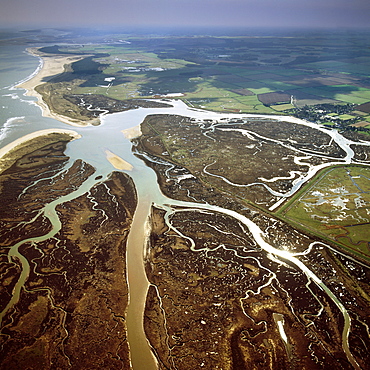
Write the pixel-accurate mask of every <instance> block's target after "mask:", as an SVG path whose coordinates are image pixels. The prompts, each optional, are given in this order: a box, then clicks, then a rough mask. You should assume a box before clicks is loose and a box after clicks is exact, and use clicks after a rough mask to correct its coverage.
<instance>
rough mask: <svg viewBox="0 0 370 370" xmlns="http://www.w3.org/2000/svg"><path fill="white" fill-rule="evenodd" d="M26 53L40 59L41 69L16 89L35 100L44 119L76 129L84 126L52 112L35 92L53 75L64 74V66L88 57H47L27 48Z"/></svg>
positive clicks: (79, 122) (47, 55) (37, 50)
mask: <svg viewBox="0 0 370 370" xmlns="http://www.w3.org/2000/svg"><path fill="white" fill-rule="evenodd" d="M27 51H28V52H29V53H30V54H32V55H34V56H37V57H39V58H41V60H42V65H41V69H40V70H39V72H38V73H37V74H36V75H34V76H32V77H31V78H30V79H29V80H27V81H25V82H22V83H20V84H19V85H17V86H16V87H18V88H22V89H25V90H27V92H26V95H27V96H33V97H36V98H37V104H38V105H39V106H40V107H41V109H42V115H43V116H44V117H49V118H54V119H56V120H58V121H60V122H64V123H66V124H68V125H72V126H77V127H83V126H86V125H87V124H88V123H87V122H82V121H78V120H73V119H71V118H69V117H66V116H62V115H60V114H56V113H54V112H52V111H51V110H50V108H49V106H48V105H47V104H46V103H45V102H44V100H43V99H42V96H41V94H39V93H38V92H37V91H36V87H37V86H39V85H41V84H44V83H45V82H47V81H48V80H50V79H51V78H52V77H54V76H55V75H57V74H60V73H62V72H64V71H65V66H66V65H68V64H71V63H73V62H77V61H79V60H81V59H83V58H86V57H87V56H88V55H72V56H65V55H49V54H45V53H42V52H40V51H39V49H38V48H28V49H27Z"/></svg>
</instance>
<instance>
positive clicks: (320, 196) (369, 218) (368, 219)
mask: <svg viewBox="0 0 370 370" xmlns="http://www.w3.org/2000/svg"><path fill="white" fill-rule="evenodd" d="M369 204H370V178H369V171H368V168H365V167H360V166H344V167H336V168H332V169H330V170H327V171H325V172H324V173H323V174H322V175H321V176H320V177H319V178H318V179H317V180H316V181H315V182H313V183H311V185H310V186H309V187H308V188H306V190H304V191H303V192H301V194H300V196H299V197H298V198H296V199H295V200H293V202H290V203H289V204H287V205H286V206H285V207H284V208H283V209H282V210H281V211H280V213H281V214H282V215H283V216H284V217H286V218H287V219H288V220H290V221H291V222H294V223H296V224H299V225H301V226H303V227H304V228H306V229H309V230H310V231H311V232H316V233H317V234H319V235H320V236H322V237H324V238H328V239H331V240H334V241H336V242H337V243H338V244H340V245H341V246H344V247H345V248H347V249H350V250H351V251H352V252H355V253H357V254H360V255H362V256H363V257H366V258H368V259H369V258H370V245H369V240H370V207H369Z"/></svg>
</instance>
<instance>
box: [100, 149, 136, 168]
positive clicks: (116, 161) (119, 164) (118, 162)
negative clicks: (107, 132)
mask: <svg viewBox="0 0 370 370" xmlns="http://www.w3.org/2000/svg"><path fill="white" fill-rule="evenodd" d="M105 155H106V157H107V159H108V161H109V162H110V163H111V164H112V166H113V167H114V168H116V169H117V170H124V171H131V170H132V169H133V168H134V166H133V165H132V164H131V163H128V162H127V161H125V160H124V159H122V158H121V157H119V156H118V155H117V154H114V153H112V152H111V151H109V150H105Z"/></svg>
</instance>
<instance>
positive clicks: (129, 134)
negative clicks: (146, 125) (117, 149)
mask: <svg viewBox="0 0 370 370" xmlns="http://www.w3.org/2000/svg"><path fill="white" fill-rule="evenodd" d="M121 132H122V133H123V135H125V138H126V139H129V140H131V139H135V138H137V137H139V136H141V135H142V132H141V128H140V125H137V126H134V127H131V128H126V129H125V130H122V131H121Z"/></svg>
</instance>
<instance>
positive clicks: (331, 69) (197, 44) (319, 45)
mask: <svg viewBox="0 0 370 370" xmlns="http://www.w3.org/2000/svg"><path fill="white" fill-rule="evenodd" d="M346 37H347V36H346ZM348 37H350V40H349V41H348V42H343V43H341V44H336V43H335V42H334V43H333V46H332V47H328V46H327V45H330V44H331V42H330V40H335V35H334V34H330V33H328V34H320V36H317V35H315V36H314V35H312V37H310V35H308V36H307V35H305V42H304V45H302V38H301V37H299V35H298V34H297V35H293V36H290V37H278V36H268V37H252V38H251V37H248V36H243V37H222V36H220V37H215V36H214V37H212V36H204V37H202V38H197V37H191V36H187V37H178V38H177V37H173V38H172V39H171V38H163V37H160V36H155V35H153V36H151V37H150V38H148V39H144V38H140V37H135V36H132V35H131V36H128V35H119V36H115V39H112V40H111V41H110V42H109V43H108V42H107V43H102V44H99V45H89V44H86V45H65V46H63V48H62V47H61V48H60V49H59V51H58V52H63V53H66V52H67V53H71V52H73V53H78V54H86V55H89V56H91V55H93V59H92V60H93V61H95V62H96V63H99V64H98V66H99V67H98V69H99V71H98V72H96V73H95V74H92V75H91V74H90V75H86V74H85V75H83V73H82V72H83V71H77V75H78V76H77V75H76V71H74V77H75V79H74V80H72V81H71V80H70V79H69V81H68V83H67V82H66V83H65V86H64V87H63V86H58V89H60V88H61V89H62V90H61V91H63V89H64V92H65V93H67V92H68V93H73V94H86V93H92V94H101V95H105V96H108V97H111V98H114V99H119V100H124V99H135V98H153V97H165V96H167V95H168V94H182V95H181V96H179V98H180V99H183V100H184V101H185V102H186V103H188V104H189V105H191V106H194V107H197V108H205V109H211V110H214V111H230V112H241V113H269V114H274V113H275V114H294V112H295V109H300V108H302V107H304V106H315V105H319V104H332V105H343V106H347V110H351V109H349V107H350V106H353V110H355V106H356V105H358V104H359V105H361V104H365V105H366V103H368V102H370V50H369V49H364V48H360V47H359V46H357V45H362V44H363V43H362V38H363V37H364V36H363V35H361V34H356V35H349V36H348ZM117 39H119V42H117ZM122 39H123V40H126V41H125V42H122ZM323 45H325V47H324V46H323ZM56 50H57V49H56V48H55V47H52V48H49V49H47V50H46V51H48V52H55V51H56ZM77 77H78V78H77ZM81 80H82V81H81ZM59 82H60V78H59ZM267 94H270V95H267ZM282 97H283V98H282ZM283 103H285V105H284V104H283ZM290 103H292V104H290ZM342 113H351V112H349V111H346V112H342ZM353 118H354V121H356V120H357V121H360V118H361V114H358V113H356V112H354V113H353ZM351 123H355V122H351ZM357 127H360V128H362V127H363V126H357Z"/></svg>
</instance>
